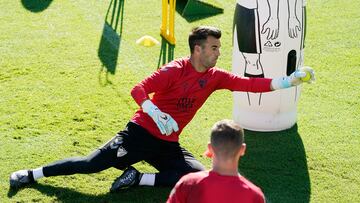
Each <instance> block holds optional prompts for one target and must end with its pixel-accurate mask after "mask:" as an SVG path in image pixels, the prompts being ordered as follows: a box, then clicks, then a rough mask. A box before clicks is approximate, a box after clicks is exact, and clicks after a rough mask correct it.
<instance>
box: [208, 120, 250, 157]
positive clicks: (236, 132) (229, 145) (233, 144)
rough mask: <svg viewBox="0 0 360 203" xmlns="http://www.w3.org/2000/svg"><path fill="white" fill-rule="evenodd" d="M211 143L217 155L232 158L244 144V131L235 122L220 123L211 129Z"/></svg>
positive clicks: (222, 121)
mask: <svg viewBox="0 0 360 203" xmlns="http://www.w3.org/2000/svg"><path fill="white" fill-rule="evenodd" d="M210 142H211V145H212V146H213V148H214V153H215V154H216V155H218V156H221V157H223V158H232V157H234V156H235V155H236V153H237V152H238V151H239V149H240V147H241V146H242V144H243V143H244V130H243V129H242V128H241V127H240V126H239V125H238V124H237V123H235V121H233V120H228V119H224V120H221V121H218V122H216V123H215V124H214V126H213V127H212V129H211V141H210Z"/></svg>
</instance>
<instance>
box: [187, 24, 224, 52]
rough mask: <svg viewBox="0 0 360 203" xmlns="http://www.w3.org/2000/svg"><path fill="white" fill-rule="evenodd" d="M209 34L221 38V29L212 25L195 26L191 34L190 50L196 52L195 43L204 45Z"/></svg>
mask: <svg viewBox="0 0 360 203" xmlns="http://www.w3.org/2000/svg"><path fill="white" fill-rule="evenodd" d="M208 36H213V37H215V38H216V39H220V37H221V30H219V29H218V28H216V27H211V26H199V27H195V28H193V29H192V30H191V32H190V34H189V47H190V52H191V53H194V47H195V45H200V46H201V45H203V44H204V43H205V41H206V39H207V38H208Z"/></svg>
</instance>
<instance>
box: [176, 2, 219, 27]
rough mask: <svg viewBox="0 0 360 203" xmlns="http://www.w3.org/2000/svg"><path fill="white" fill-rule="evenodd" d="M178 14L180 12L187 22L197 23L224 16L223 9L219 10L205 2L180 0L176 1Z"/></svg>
mask: <svg viewBox="0 0 360 203" xmlns="http://www.w3.org/2000/svg"><path fill="white" fill-rule="evenodd" d="M175 10H176V12H178V13H179V14H180V15H181V16H182V17H183V18H184V19H185V20H186V21H187V22H189V23H191V22H195V21H198V20H202V19H205V18H209V17H212V16H216V15H219V14H222V13H223V12H224V11H223V9H222V8H217V7H215V6H212V5H211V4H208V3H205V1H196V0H180V1H179V0H178V1H176V7H175Z"/></svg>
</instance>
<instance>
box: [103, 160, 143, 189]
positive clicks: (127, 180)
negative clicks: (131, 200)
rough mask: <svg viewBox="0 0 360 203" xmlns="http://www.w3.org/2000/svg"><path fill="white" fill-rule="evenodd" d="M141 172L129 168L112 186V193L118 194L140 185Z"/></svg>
mask: <svg viewBox="0 0 360 203" xmlns="http://www.w3.org/2000/svg"><path fill="white" fill-rule="evenodd" d="M140 175H141V174H140V172H139V171H138V170H136V169H135V168H134V167H132V166H129V167H128V168H127V169H126V170H125V171H124V173H123V174H121V176H119V177H118V178H116V179H115V180H114V182H113V184H112V185H111V188H110V192H116V191H119V190H120V189H123V188H128V187H131V186H135V185H139V182H140Z"/></svg>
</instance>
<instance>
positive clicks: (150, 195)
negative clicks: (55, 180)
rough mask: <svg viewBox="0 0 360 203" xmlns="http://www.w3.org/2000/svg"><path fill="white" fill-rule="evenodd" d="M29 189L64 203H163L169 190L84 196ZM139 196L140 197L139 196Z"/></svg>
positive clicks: (57, 189)
mask: <svg viewBox="0 0 360 203" xmlns="http://www.w3.org/2000/svg"><path fill="white" fill-rule="evenodd" d="M29 188H33V189H36V190H38V191H40V192H41V193H43V194H44V195H46V196H49V197H54V198H56V201H59V202H64V203H67V202H68V203H73V202H87V203H90V202H96V203H98V202H134V203H135V202H139V203H144V202H165V201H166V199H167V197H168V195H169V193H170V190H171V188H166V187H136V188H129V189H126V190H123V191H120V192H118V193H106V194H100V195H93V194H86V193H82V192H78V191H76V190H74V189H69V188H65V187H55V186H51V185H45V184H38V183H36V184H34V185H31V186H29ZM20 190H21V189H19V190H16V189H10V190H9V192H8V197H9V198H11V197H13V196H14V195H16V193H18V192H20ZM140 194H141V195H140Z"/></svg>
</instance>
